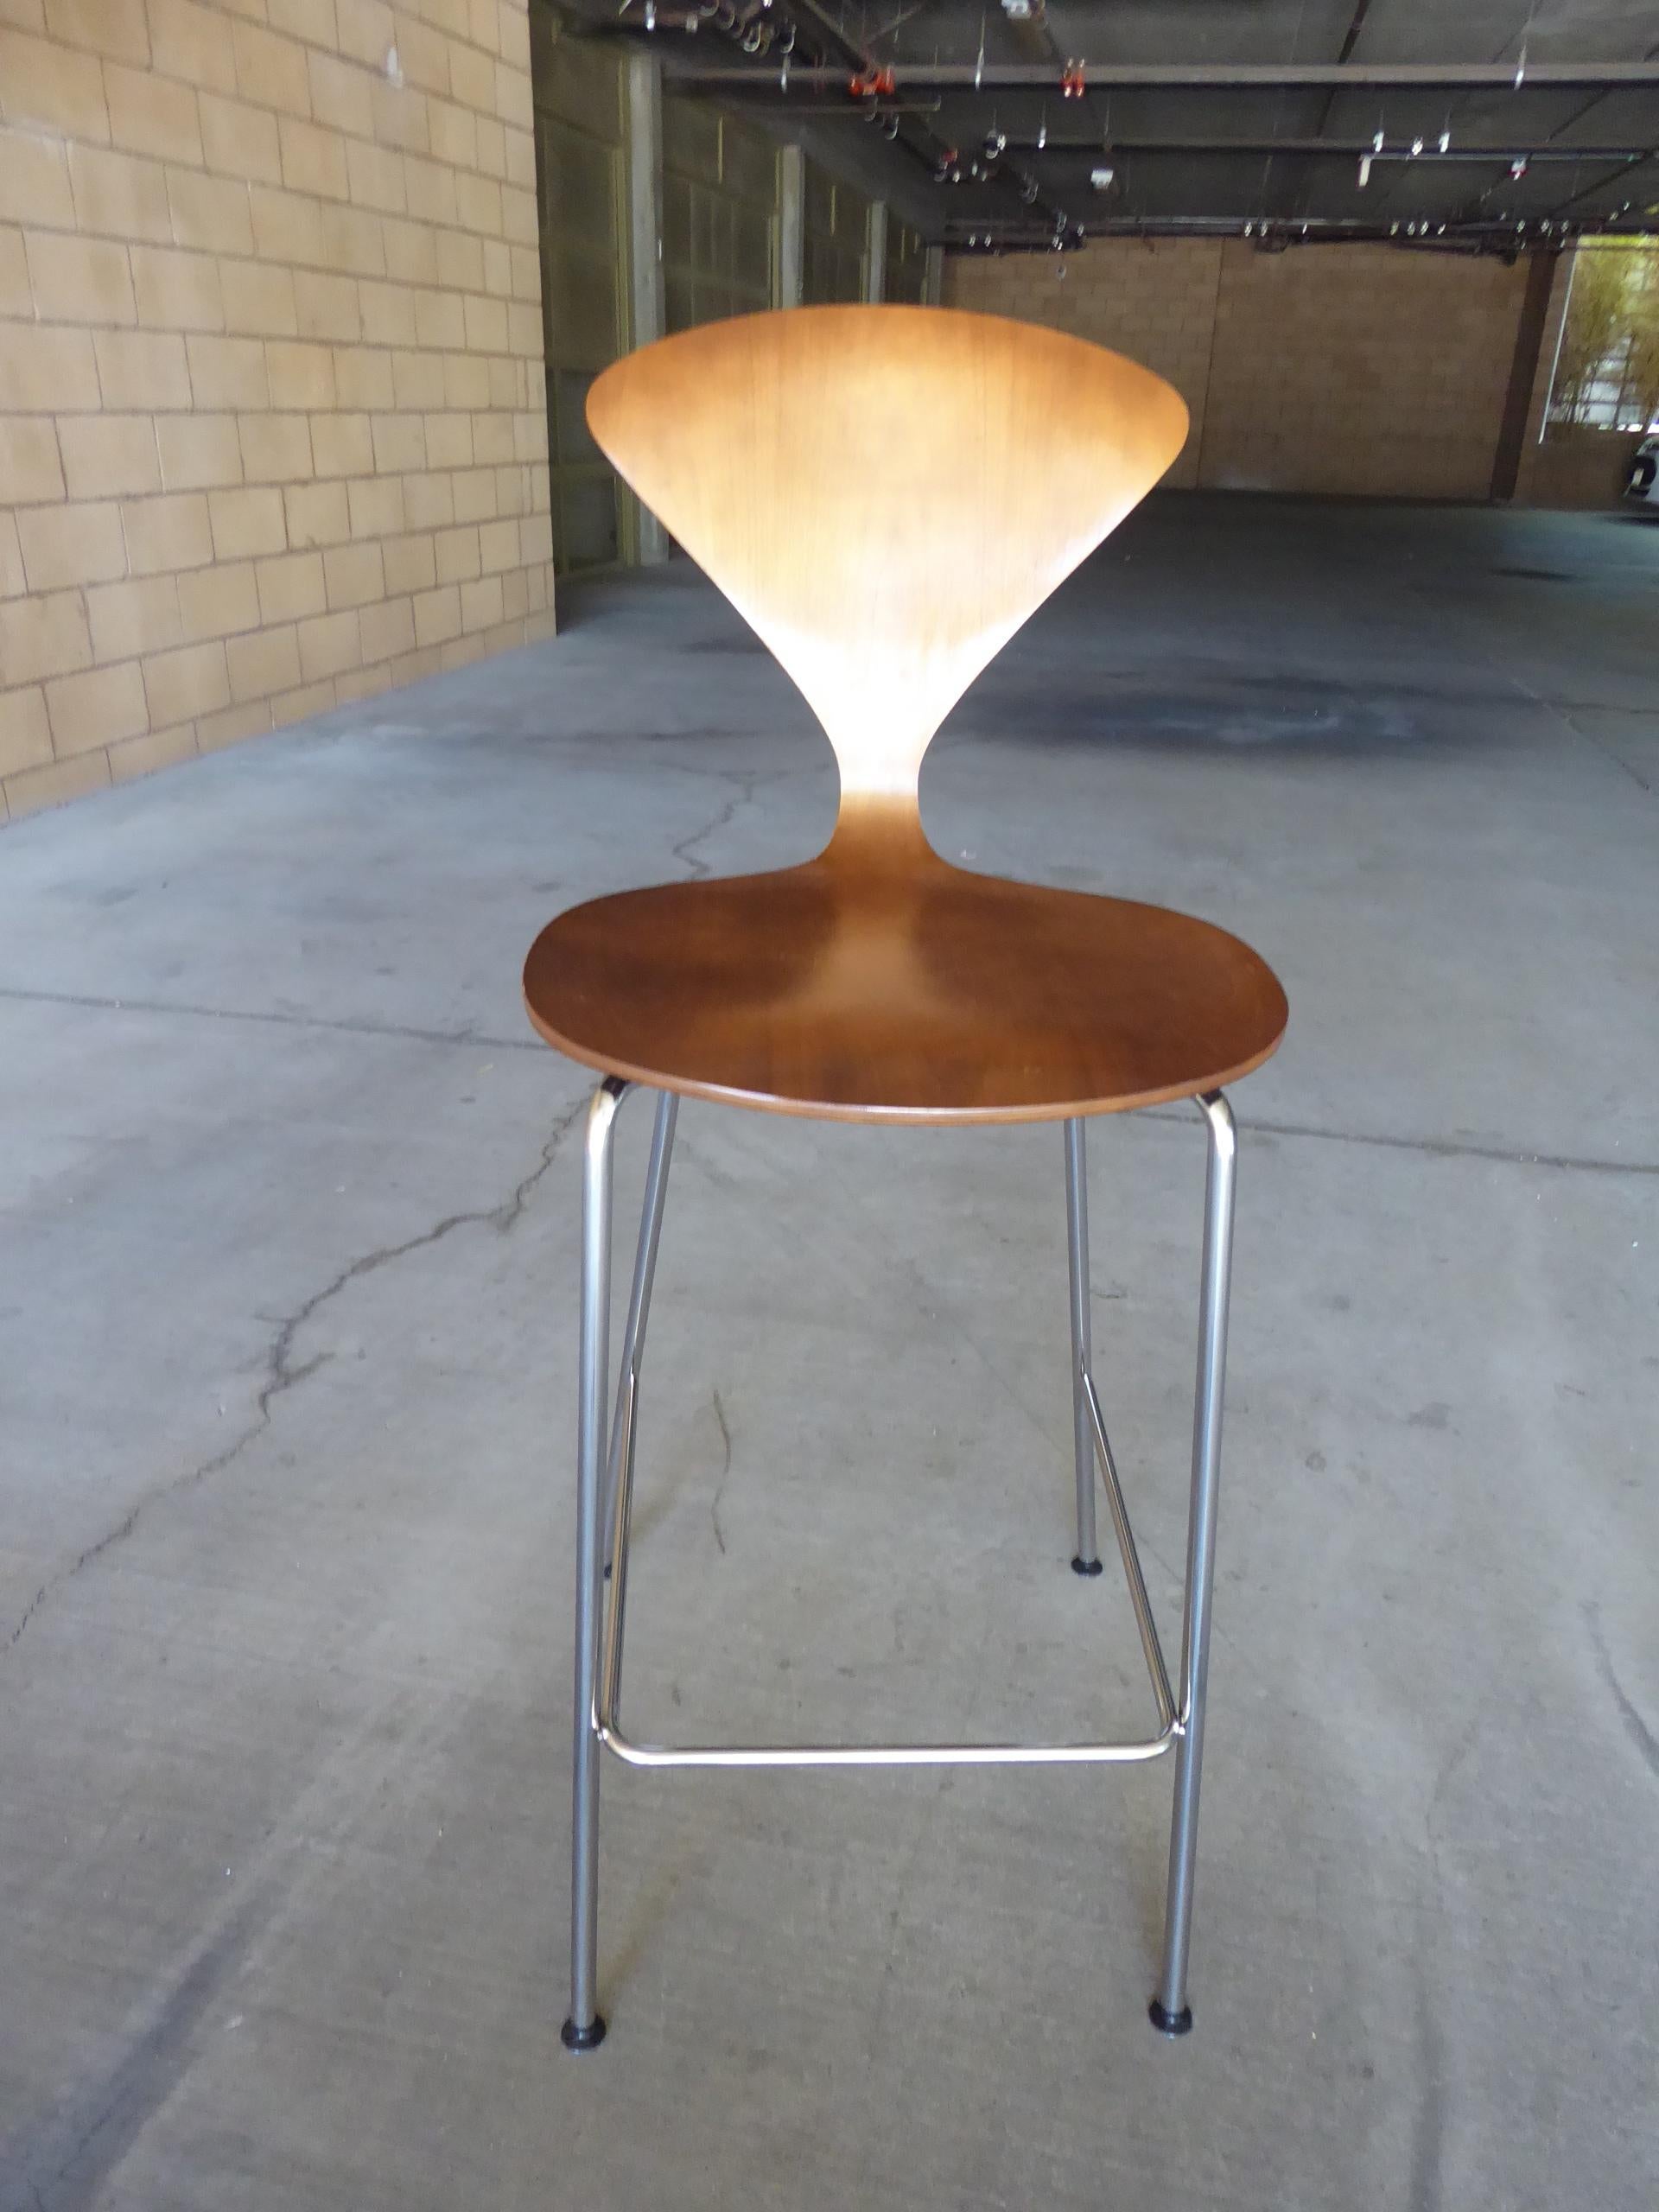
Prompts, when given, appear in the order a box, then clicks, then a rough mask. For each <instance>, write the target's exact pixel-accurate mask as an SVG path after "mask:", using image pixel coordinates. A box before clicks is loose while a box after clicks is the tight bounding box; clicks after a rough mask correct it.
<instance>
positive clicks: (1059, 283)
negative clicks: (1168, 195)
mask: <svg viewBox="0 0 1659 2212" xmlns="http://www.w3.org/2000/svg"><path fill="white" fill-rule="evenodd" d="M1221 259H1222V247H1221V244H1220V242H1219V241H1218V240H1217V241H1213V242H1212V241H1211V240H1208V239H1205V240H1198V241H1188V240H1187V239H1185V238H1160V239H1147V240H1144V241H1143V240H1141V239H1138V238H1137V239H1122V240H1117V239H1113V240H1109V241H1103V242H1101V243H1098V244H1096V245H1089V246H1085V247H1084V250H1083V251H1082V252H1081V253H1068V254H1064V255H1057V254H1043V253H1030V254H1009V255H1007V256H1004V257H1001V258H993V257H991V256H989V255H977V256H976V255H971V254H969V255H958V254H950V255H947V256H946V257H945V277H944V304H945V305H946V306H947V307H960V308H976V309H977V310H978V311H979V312H980V313H982V314H985V315H1014V316H1015V317H1017V318H1018V319H1019V321H1021V322H1041V323H1046V324H1048V325H1050V326H1051V327H1052V328H1054V329H1056V330H1070V331H1074V332H1075V333H1076V334H1077V336H1078V337H1079V338H1088V339H1092V340H1094V342H1095V343H1096V345H1097V346H1111V347H1112V349H1113V350H1114V351H1115V352H1116V353H1127V354H1128V357H1129V359H1131V360H1135V361H1140V362H1142V363H1143V364H1144V365H1146V366H1147V368H1149V369H1155V370H1156V371H1157V372H1158V374H1159V375H1160V377H1166V378H1168V380H1169V382H1170V383H1171V384H1173V385H1174V387H1175V389H1176V391H1179V393H1180V395H1181V397H1182V398H1183V399H1184V400H1185V402H1186V404H1187V406H1188V407H1189V409H1190V410H1192V429H1190V430H1189V432H1188V433H1187V440H1186V444H1185V447H1184V448H1182V450H1181V453H1180V454H1179V457H1178V458H1177V460H1176V461H1175V464H1174V466H1173V467H1172V468H1171V470H1170V472H1169V474H1168V476H1167V477H1166V479H1165V481H1166V483H1169V484H1172V485H1179V486H1184V487H1186V488H1189V489H1190V488H1191V487H1192V486H1194V485H1196V484H1197V482H1198V455H1199V452H1200V449H1201V448H1202V445H1203V442H1204V429H1205V402H1206V398H1207V396H1208V391H1209V385H1210V351H1211V342H1212V340H1213V337H1214V333H1215V324H1216V300H1217V290H1218V289H1219V286H1220V283H1221Z"/></svg>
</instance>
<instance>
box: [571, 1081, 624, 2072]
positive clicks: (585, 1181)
mask: <svg viewBox="0 0 1659 2212" xmlns="http://www.w3.org/2000/svg"><path fill="white" fill-rule="evenodd" d="M627 1091H628V1085H627V1084H626V1083H624V1082H622V1081H621V1080H620V1077H615V1076H607V1077H606V1079H605V1081H604V1082H603V1083H601V1084H600V1086H599V1088H598V1090H596V1091H594V1097H593V1103H592V1104H591V1105H590V1106H589V1108H588V1124H587V1136H586V1141H585V1146H584V1150H583V1157H582V1324H581V1354H580V1368H579V1374H578V1384H577V1415H576V1684H575V1732H574V1742H573V1750H572V1757H571V1807H570V2017H569V2019H568V2020H566V2022H565V2024H564V2026H563V2029H562V2031H561V2036H562V2039H563V2043H564V2046H565V2049H566V2050H594V2048H595V2047H596V2046H597V2045H598V2044H600V2043H601V2041H602V2040H603V2038H604V2035H605V2023H604V2021H603V2020H601V2018H600V2017H599V2011H598V2006H597V2005H596V2003H595V2001H594V1986H595V1980H596V1968H597V1958H598V1950H599V1748H600V1747H599V1738H598V1735H597V1734H596V1732H595V1731H594V1689H595V1687H596V1675H597V1670H598V1664H599V1585H600V1548H601V1534H600V1518H599V1515H600V1478H601V1471H602V1469H603V1467H604V1465H605V1456H606V1454H605V1400H606V1396H607V1392H608V1391H609V1389H610V1367H611V1362H610V1318H611V1141H612V1137H613V1133H614V1129H615V1125H616V1109H617V1108H618V1107H619V1106H620V1104H621V1103H622V1100H623V1099H624V1097H625V1096H626V1095H627Z"/></svg>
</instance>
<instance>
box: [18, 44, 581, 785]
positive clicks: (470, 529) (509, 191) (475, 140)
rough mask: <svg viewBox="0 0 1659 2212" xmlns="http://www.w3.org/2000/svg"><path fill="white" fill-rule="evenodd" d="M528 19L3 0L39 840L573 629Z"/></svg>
mask: <svg viewBox="0 0 1659 2212" xmlns="http://www.w3.org/2000/svg"><path fill="white" fill-rule="evenodd" d="M525 4H526V0H418V3H417V0H404V4H398V5H395V6H394V5H389V4H387V0H0V793H3V805H4V809H5V810H9V811H10V812H11V813H13V814H16V813H21V812H23V811H24V810H28V809H29V808H31V807H35V806H38V805H42V804H49V803H50V802H52V801H54V800H56V799H60V798H69V797H71V796H73V794H75V793H77V792H79V791H86V790H88V789H90V788H92V787H93V786H95V785H100V784H103V783H105V782H107V781H109V780H111V779H116V778H120V777H124V776H129V775H134V774H137V773H141V772H143V771H144V770H146V769H149V768H152V767H156V766H161V765H163V764H165V763H167V762H170V761H174V760H180V759H182V758H184V757H186V756H188V754H190V753H194V752H197V751H206V750H207V749H208V748H210V747H215V746H219V745H224V744H227V743H230V742H232V741H234V740H236V739H239V738H243V737H247V736H251V735H252V734H255V733H257V732H258V731H261V730H268V729H270V728H273V727H274V726H276V725H277V724H280V723H283V722H286V721H292V720H294V719H295V718H296V717H297V716H299V715H308V714H313V713H315V712H316V711H317V710H318V709H321V708H325V707H328V706H332V705H334V704H335V703H336V702H341V701H345V700H349V699H355V698H360V697H362V696H365V695H366V694H369V693H371V692H374V691H378V690H383V689H385V688H386V687H387V686H389V685H391V684H395V683H404V682H407V681H408V680H409V679H410V678H411V677H417V676H423V675H426V674H429V673H431V672H433V671H436V670H439V669H442V668H451V667H454V666H457V665H459V664H461V663H462V662H465V661H467V660H471V659H474V658H477V657H479V656H480V655H481V654H484V653H486V652H493V651H494V650H496V649H498V648H499V647H502V646H505V645H518V644H520V643H522V642H523V641H524V640H525V639H529V638H535V637H538V636H541V635H543V634H544V633H545V632H546V631H548V630H549V629H550V627H551V624H552V599H551V594H552V582H551V569H550V550H551V549H550V541H549V530H548V484H547V419H546V407H545V391H544V378H543V346H542V324H541V280H540V270H539V262H538V256H537V229H536V175H535V151H534V141H533V137H532V124H531V83H530V41H529V27H528V19H527V16H526V13H525Z"/></svg>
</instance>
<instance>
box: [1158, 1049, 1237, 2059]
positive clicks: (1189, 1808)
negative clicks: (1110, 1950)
mask: <svg viewBox="0 0 1659 2212" xmlns="http://www.w3.org/2000/svg"><path fill="white" fill-rule="evenodd" d="M1198 1105H1199V1107H1200V1109H1202V1111H1203V1113H1204V1116H1205V1120H1206V1122H1208V1123H1209V1127H1210V1166H1209V1173H1208V1176H1207V1179H1206V1182H1205V1209H1204V1278H1203V1291H1202V1302H1201V1305H1200V1308H1199V1315H1198V1399H1197V1404H1196V1406H1195V1408H1194V1412H1193V1424H1192V1510H1191V1518H1190V1520H1189V1522H1188V1524H1187V1537H1186V1618H1185V1631H1184V1634H1183V1637H1182V1642H1181V1729H1182V1732H1181V1736H1180V1738H1179V1742H1178V1743H1177V1745H1176V1747H1175V1807H1174V1815H1173V1820H1172V1821H1171V1825H1170V1836H1169V1897H1168V1902H1167V1904H1166V1911H1165V1920H1164V1963H1163V1975H1162V1979H1161V1980H1160V1983H1159V1986H1158V1994H1157V1995H1156V1996H1155V1997H1154V1999H1153V2000H1152V2004H1151V2005H1150V2007H1149V2011H1150V2012H1151V2016H1152V2024H1153V2025H1154V2027H1155V2028H1158V2029H1160V2031H1162V2032H1163V2033H1164V2034H1165V2035H1170V2036H1179V2035H1185V2033H1186V2031H1187V2030H1188V2029H1189V2028H1190V2027H1191V2026H1192V2011H1191V2008H1190V2007H1189V2005H1188V2004H1187V2001H1186V1958H1187V1946H1188V1939H1189V1937H1190V1936H1191V1933H1192V1870H1193V1859H1194V1854H1195V1853H1196V1852H1197V1849H1198V1770H1199V1765H1200V1763H1201V1761H1202V1759H1203V1757H1204V1705H1205V1687H1206V1682H1207V1678H1208V1675H1209V1667H1210V1599H1211V1590H1212V1588H1213V1586H1214V1581H1215V1568H1216V1484H1217V1477H1218V1476H1219V1474H1220V1471H1221V1398H1222V1383H1223V1378H1224V1373H1225V1370H1226V1365H1227V1292H1228V1282H1229V1277H1230V1273H1231V1268H1232V1251H1233V1185H1234V1180H1235V1173H1234V1171H1235V1167H1236V1160H1237V1153H1238V1138H1237V1132H1236V1129H1235V1128H1234V1124H1233V1111H1232V1108H1231V1107H1230V1105H1229V1104H1228V1103H1227V1100H1226V1098H1225V1096H1224V1095H1223V1093H1222V1092H1220V1091H1219V1090H1214V1091H1211V1092H1210V1093H1209V1094H1208V1096H1205V1097H1203V1098H1201V1099H1200V1100H1199V1101H1198Z"/></svg>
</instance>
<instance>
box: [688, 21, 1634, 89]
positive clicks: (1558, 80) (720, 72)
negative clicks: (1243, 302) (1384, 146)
mask: <svg viewBox="0 0 1659 2212" xmlns="http://www.w3.org/2000/svg"><path fill="white" fill-rule="evenodd" d="M780 4H781V0H780ZM791 4H793V5H798V6H802V7H806V6H809V5H810V0H791ZM819 12H820V11H818V10H817V9H813V10H812V13H813V14H814V15H817V14H818V13H819ZM837 35H838V36H839V34H837ZM869 66H871V67H880V68H883V69H885V70H886V71H887V72H888V73H889V74H890V75H891V77H892V79H893V86H894V89H895V91H898V92H956V91H983V92H1049V91H1053V90H1056V89H1057V88H1058V83H1059V77H1058V73H1057V72H1056V70H1055V69H1054V67H1052V64H1048V65H1046V64H1043V63H1033V62H1021V61H996V62H990V61H988V62H986V63H984V64H982V65H981V64H979V63H976V62H916V63H911V62H904V63H899V62H887V63H872V64H870V65H869ZM1081 66H1082V68H1083V72H1084V85H1085V88H1086V89H1087V90H1088V91H1090V92H1114V91H1117V90H1120V89H1122V90H1128V89H1138V90H1141V91H1161V92H1279V91H1287V92H1288V91H1294V90H1296V89H1298V88H1301V87H1308V86H1313V87H1319V86H1332V87H1334V88H1336V89H1337V90H1343V89H1345V88H1347V89H1356V90H1372V89H1380V90H1386V89H1389V88H1394V89H1396V90H1402V91H1406V90H1413V89H1415V90H1424V89H1427V90H1428V91H1431V92H1433V91H1453V92H1455V91H1460V90H1465V89H1467V90H1471V91H1477V90H1480V89H1482V88H1485V89H1488V90H1497V91H1503V90H1506V89H1507V90H1509V91H1515V90H1517V89H1525V90H1526V91H1528V92H1537V91H1547V90H1548V89H1549V88H1550V87H1552V86H1556V87H1560V86H1582V87H1584V88H1586V89H1594V88H1600V89H1603V90H1605V91H1609V92H1615V91H1618V90H1620V89H1621V88H1625V87H1629V86H1643V85H1659V60H1653V61H1583V62H1580V61H1529V62H1528V63H1527V65H1526V67H1525V70H1524V72H1517V70H1516V66H1515V64H1514V63H1513V62H1490V61H1394V62H1363V61H1311V62H1290V61H1272V62H1243V61H1240V62H1234V63H1232V64H1230V65H1228V66H1221V67H1215V66H1211V65H1209V64H1204V63H1188V62H1132V61H1102V62H1093V61H1090V62H1085V63H1084V64H1082V65H1081ZM773 75H774V73H773V72H772V71H771V70H770V69H767V68H766V67H760V68H756V69H711V70H707V71H699V72H698V76H699V79H700V80H701V81H702V83H703V85H704V86H706V87H707V88H708V89H709V90H711V91H713V90H716V89H717V90H719V91H721V92H740V91H745V90H747V91H750V92H765V91H766V90H767V89H768V86H769V84H770V83H771V82H772V79H773ZM841 76H842V72H840V71H838V70H836V69H832V68H823V67H818V68H812V67H805V68H800V69H794V70H791V73H790V82H791V84H798V85H800V86H802V87H803V89H807V88H811V89H813V90H817V91H822V90H823V88H824V87H825V86H829V85H833V84H836V83H837V82H838V81H839V80H840V78H841Z"/></svg>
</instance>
